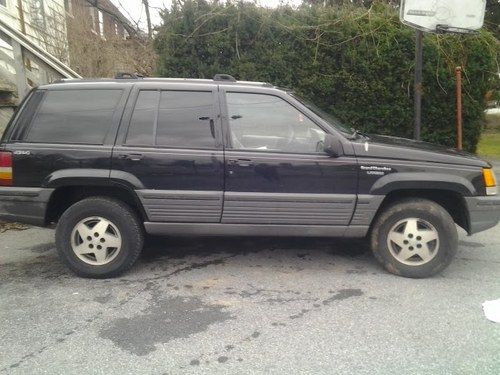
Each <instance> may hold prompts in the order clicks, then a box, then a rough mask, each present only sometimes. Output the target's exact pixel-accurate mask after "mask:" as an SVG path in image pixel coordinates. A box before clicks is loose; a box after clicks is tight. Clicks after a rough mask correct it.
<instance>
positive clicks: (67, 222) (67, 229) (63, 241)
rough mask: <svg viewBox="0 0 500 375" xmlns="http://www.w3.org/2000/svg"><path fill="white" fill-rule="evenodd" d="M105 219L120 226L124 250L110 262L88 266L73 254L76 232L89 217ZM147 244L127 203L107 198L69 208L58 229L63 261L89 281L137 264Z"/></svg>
mask: <svg viewBox="0 0 500 375" xmlns="http://www.w3.org/2000/svg"><path fill="white" fill-rule="evenodd" d="M90 217H102V218H104V219H106V220H109V221H110V222H112V223H113V225H115V226H116V228H117V229H118V230H119V232H120V235H121V243H122V245H121V247H120V249H119V251H118V252H117V255H116V257H114V258H113V259H112V260H111V261H110V262H109V263H107V264H103V265H92V264H87V263H85V262H84V261H83V260H81V259H80V258H79V257H78V256H77V255H76V254H75V252H74V251H73V248H72V246H71V237H72V233H73V229H74V228H75V227H76V225H77V224H78V223H80V222H81V221H82V220H85V219H86V218H90ZM143 244H144V232H143V228H142V224H141V222H140V221H139V219H138V217H137V215H136V214H135V213H134V212H133V211H132V209H131V208H130V207H129V206H127V205H126V204H125V203H123V202H121V201H119V200H115V199H112V198H107V197H92V198H86V199H83V200H81V201H79V202H77V203H75V204H73V205H72V206H71V207H69V208H68V209H67V210H66V211H65V212H64V213H63V214H62V216H61V218H60V219H59V222H58V224H57V228H56V247H57V251H58V253H59V256H60V257H61V259H62V260H63V261H64V263H66V264H67V265H68V267H69V268H70V269H71V270H72V271H73V272H74V273H76V274H77V275H78V276H81V277H87V278H96V279H103V278H110V277H116V276H118V275H120V274H122V273H123V272H125V271H127V270H128V269H130V267H132V265H133V264H134V263H135V262H136V261H137V258H138V257H139V255H140V253H141V251H142V247H143Z"/></svg>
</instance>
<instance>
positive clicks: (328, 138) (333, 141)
mask: <svg viewBox="0 0 500 375" xmlns="http://www.w3.org/2000/svg"><path fill="white" fill-rule="evenodd" d="M323 150H324V151H325V152H326V153H327V154H328V155H330V156H332V157H334V158H338V157H339V156H341V155H342V154H343V153H344V148H343V147H342V143H341V142H340V140H339V139H338V138H336V137H335V136H333V135H331V134H325V144H324V146H323Z"/></svg>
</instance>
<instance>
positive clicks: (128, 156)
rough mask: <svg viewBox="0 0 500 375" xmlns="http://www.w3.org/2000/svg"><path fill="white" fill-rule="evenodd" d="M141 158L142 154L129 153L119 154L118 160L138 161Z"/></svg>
mask: <svg viewBox="0 0 500 375" xmlns="http://www.w3.org/2000/svg"><path fill="white" fill-rule="evenodd" d="M142 158H143V155H142V154H137V153H131V154H121V155H120V159H128V160H132V161H139V160H141V159H142Z"/></svg>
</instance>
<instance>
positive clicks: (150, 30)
mask: <svg viewBox="0 0 500 375" xmlns="http://www.w3.org/2000/svg"><path fill="white" fill-rule="evenodd" d="M142 3H143V4H144V8H145V10H146V22H147V25H148V38H149V39H151V38H152V36H153V28H152V27H151V14H150V13H149V0H142Z"/></svg>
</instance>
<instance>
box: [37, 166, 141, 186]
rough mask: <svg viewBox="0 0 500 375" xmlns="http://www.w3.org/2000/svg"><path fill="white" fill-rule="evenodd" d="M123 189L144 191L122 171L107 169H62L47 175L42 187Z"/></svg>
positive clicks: (136, 180) (132, 178) (132, 176)
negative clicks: (104, 187)
mask: <svg viewBox="0 0 500 375" xmlns="http://www.w3.org/2000/svg"><path fill="white" fill-rule="evenodd" d="M113 185H119V186H121V187H125V188H127V189H128V190H130V191H131V192H133V191H134V190H139V189H144V185H143V184H142V182H141V181H140V180H139V179H138V178H137V177H135V176H134V175H132V174H131V173H128V172H124V171H116V170H109V169H92V168H81V169H79V168H78V169H77V168H75V169H62V170H58V171H55V172H53V173H51V174H50V175H48V176H47V177H46V178H45V180H44V181H43V182H42V187H45V188H53V189H56V188H58V187H63V186H113Z"/></svg>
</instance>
